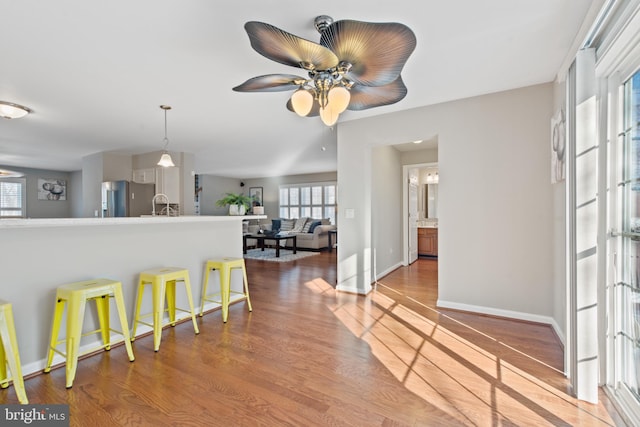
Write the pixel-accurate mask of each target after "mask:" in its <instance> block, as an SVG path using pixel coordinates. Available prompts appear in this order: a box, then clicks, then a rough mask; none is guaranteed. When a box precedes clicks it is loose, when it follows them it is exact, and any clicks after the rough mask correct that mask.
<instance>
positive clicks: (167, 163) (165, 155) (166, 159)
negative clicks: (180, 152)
mask: <svg viewBox="0 0 640 427" xmlns="http://www.w3.org/2000/svg"><path fill="white" fill-rule="evenodd" d="M160 108H162V109H163V110H164V140H163V141H164V148H163V150H162V156H160V161H159V162H158V166H162V167H164V168H168V167H173V166H175V164H173V160H172V159H171V156H170V155H169V152H168V151H167V146H168V145H169V138H167V110H170V109H171V106H170V105H161V106H160Z"/></svg>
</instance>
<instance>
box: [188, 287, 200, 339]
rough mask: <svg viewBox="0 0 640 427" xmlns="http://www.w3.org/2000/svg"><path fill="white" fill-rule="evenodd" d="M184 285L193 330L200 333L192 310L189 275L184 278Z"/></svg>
mask: <svg viewBox="0 0 640 427" xmlns="http://www.w3.org/2000/svg"><path fill="white" fill-rule="evenodd" d="M184 287H185V289H186V291H187V300H188V301H189V311H190V312H191V321H192V322H193V330H194V331H195V333H196V335H197V334H199V333H200V329H198V324H197V323H196V315H195V312H194V310H193V297H192V295H191V281H190V280H189V276H186V277H185V278H184Z"/></svg>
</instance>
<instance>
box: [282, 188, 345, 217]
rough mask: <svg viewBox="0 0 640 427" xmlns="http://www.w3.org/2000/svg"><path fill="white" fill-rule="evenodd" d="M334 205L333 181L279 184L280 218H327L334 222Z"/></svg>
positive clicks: (335, 203)
mask: <svg viewBox="0 0 640 427" xmlns="http://www.w3.org/2000/svg"><path fill="white" fill-rule="evenodd" d="M336 206H337V200H336V183H335V182H324V183H313V184H294V185H281V186H280V216H281V217H282V218H303V217H310V218H317V219H322V218H329V219H330V220H331V223H332V224H335V223H336Z"/></svg>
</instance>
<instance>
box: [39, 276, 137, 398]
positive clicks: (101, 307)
mask: <svg viewBox="0 0 640 427" xmlns="http://www.w3.org/2000/svg"><path fill="white" fill-rule="evenodd" d="M111 298H113V299H114V300H115V303H116V308H117V310H118V317H119V318H120V326H121V328H122V330H121V331H118V330H115V329H112V328H111V326H110V324H109V319H110V315H109V304H110V302H111ZM90 300H93V301H95V303H96V308H97V311H98V320H99V322H100V328H99V329H96V330H93V331H90V332H86V333H84V334H83V333H82V323H83V321H84V314H85V308H86V305H87V301H90ZM65 304H68V305H69V306H68V308H67V336H66V338H65V339H62V340H60V341H58V334H59V332H60V324H61V322H62V317H63V314H64V307H65ZM128 325H129V324H128V322H127V313H126V310H125V306H124V298H123V296H122V283H120V282H117V281H115V280H110V279H93V280H85V281H82V282H75V283H69V284H67V285H62V286H60V287H58V289H57V292H56V306H55V310H54V314H53V326H52V328H51V343H50V344H49V354H48V356H47V365H46V367H45V368H44V372H45V373H47V372H50V371H51V364H52V363H53V353H54V352H55V353H58V354H60V355H61V356H63V357H65V359H66V376H67V388H71V386H72V385H73V380H74V378H75V376H76V369H77V367H78V357H79V356H82V355H84V354H87V353H91V352H93V351H96V350H98V349H101V348H104V349H105V350H110V349H111V332H116V333H120V334H122V336H123V337H124V345H125V347H126V349H127V354H128V355H129V360H130V361H131V362H133V361H134V360H135V358H134V356H133V350H132V349H131V341H130V340H129V326H128ZM97 333H100V334H101V335H102V345H101V346H98V347H96V348H94V349H91V350H87V351H86V352H84V353H83V354H78V351H79V348H80V339H81V338H82V337H85V336H89V335H94V334H97ZM62 343H66V352H62V351H60V350H58V349H57V347H58V345H60V344H62Z"/></svg>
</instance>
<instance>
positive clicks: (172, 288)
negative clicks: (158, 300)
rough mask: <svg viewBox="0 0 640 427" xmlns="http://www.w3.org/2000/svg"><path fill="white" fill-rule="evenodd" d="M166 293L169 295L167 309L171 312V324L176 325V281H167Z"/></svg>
mask: <svg viewBox="0 0 640 427" xmlns="http://www.w3.org/2000/svg"><path fill="white" fill-rule="evenodd" d="M165 295H166V297H167V311H168V312H169V324H170V325H171V326H176V281H175V280H169V281H167V284H166V287H165Z"/></svg>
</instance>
